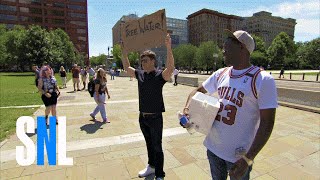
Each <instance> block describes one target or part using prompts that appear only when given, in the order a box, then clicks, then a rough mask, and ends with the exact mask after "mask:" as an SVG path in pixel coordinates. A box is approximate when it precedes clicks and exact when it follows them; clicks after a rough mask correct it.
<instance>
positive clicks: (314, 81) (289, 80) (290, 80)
mask: <svg viewBox="0 0 320 180" xmlns="http://www.w3.org/2000/svg"><path fill="white" fill-rule="evenodd" d="M274 80H277V81H298V82H311V83H320V81H306V80H296V79H279V78H277V79H274Z"/></svg>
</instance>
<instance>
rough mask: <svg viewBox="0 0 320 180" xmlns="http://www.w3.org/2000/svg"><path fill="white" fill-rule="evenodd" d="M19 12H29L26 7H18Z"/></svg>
mask: <svg viewBox="0 0 320 180" xmlns="http://www.w3.org/2000/svg"><path fill="white" fill-rule="evenodd" d="M20 12H25V13H28V12H29V8H26V7H20Z"/></svg>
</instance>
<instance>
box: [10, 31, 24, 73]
mask: <svg viewBox="0 0 320 180" xmlns="http://www.w3.org/2000/svg"><path fill="white" fill-rule="evenodd" d="M26 37H27V33H26V30H25V28H24V27H22V26H19V25H18V26H14V28H13V29H12V30H10V31H7V33H6V38H7V39H6V41H5V47H6V51H7V60H6V64H7V65H8V66H10V67H16V69H18V70H20V71H23V70H24V66H25V65H26V64H28V60H27V59H26V57H25V56H26V54H25V44H24V42H25V39H26Z"/></svg>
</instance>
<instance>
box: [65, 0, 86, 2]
mask: <svg viewBox="0 0 320 180" xmlns="http://www.w3.org/2000/svg"><path fill="white" fill-rule="evenodd" d="M69 2H86V0H69Z"/></svg>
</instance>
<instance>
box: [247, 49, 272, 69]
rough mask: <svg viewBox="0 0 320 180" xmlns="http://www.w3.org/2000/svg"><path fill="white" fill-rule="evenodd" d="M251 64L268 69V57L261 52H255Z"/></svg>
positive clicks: (252, 54)
mask: <svg viewBox="0 0 320 180" xmlns="http://www.w3.org/2000/svg"><path fill="white" fill-rule="evenodd" d="M250 62H251V63H252V64H253V65H256V66H263V67H268V59H267V56H266V55H265V54H263V53H262V52H260V51H253V52H252V53H251V55H250Z"/></svg>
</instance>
